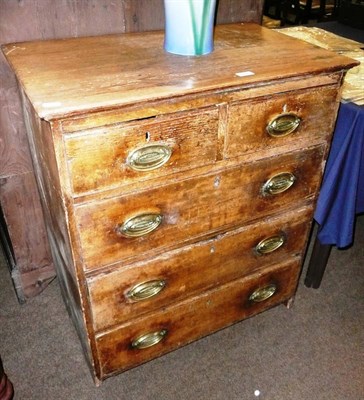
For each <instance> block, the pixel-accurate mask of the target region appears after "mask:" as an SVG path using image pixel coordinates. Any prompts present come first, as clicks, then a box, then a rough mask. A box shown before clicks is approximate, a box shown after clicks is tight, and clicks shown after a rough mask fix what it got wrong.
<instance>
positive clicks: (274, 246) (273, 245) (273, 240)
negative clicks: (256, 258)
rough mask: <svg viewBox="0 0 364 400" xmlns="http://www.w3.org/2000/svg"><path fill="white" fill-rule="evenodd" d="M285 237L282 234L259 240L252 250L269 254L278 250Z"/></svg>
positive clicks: (261, 253)
mask: <svg viewBox="0 0 364 400" xmlns="http://www.w3.org/2000/svg"><path fill="white" fill-rule="evenodd" d="M285 241H286V238H285V236H284V235H283V234H281V235H275V236H270V237H267V238H265V239H263V240H261V241H260V242H259V243H258V244H257V245H256V246H255V247H254V250H255V251H256V252H257V253H258V254H260V255H264V254H269V253H273V252H274V251H276V250H278V249H279V248H280V247H281V246H283V245H284V243H285Z"/></svg>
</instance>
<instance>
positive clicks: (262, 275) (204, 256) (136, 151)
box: [3, 24, 355, 382]
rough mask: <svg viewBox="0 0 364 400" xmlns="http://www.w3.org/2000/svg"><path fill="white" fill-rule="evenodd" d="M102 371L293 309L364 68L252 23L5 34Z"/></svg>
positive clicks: (93, 356)
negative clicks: (168, 40) (168, 35)
mask: <svg viewBox="0 0 364 400" xmlns="http://www.w3.org/2000/svg"><path fill="white" fill-rule="evenodd" d="M3 51H4V54H5V55H6V57H7V59H8V60H9V62H10V64H11V66H12V68H13V69H14V71H15V73H16V75H17V78H18V80H19V83H20V86H21V88H22V93H23V104H24V115H25V120H26V125H27V130H28V132H29V142H30V146H31V149H32V153H33V154H32V155H33V162H34V166H35V171H36V174H37V179H38V186H39V192H40V195H41V198H42V202H43V208H44V213H45V218H46V221H47V230H48V234H49V238H50V242H51V245H52V252H53V257H54V260H55V263H56V265H57V273H58V277H59V282H60V285H61V288H62V292H63V295H64V300H65V302H66V305H67V308H68V310H69V312H70V314H71V316H72V318H73V321H74V323H75V326H76V328H77V331H78V333H79V336H80V338H81V342H82V344H83V347H84V350H85V353H86V356H87V360H88V361H89V364H90V367H91V370H92V373H93V376H94V379H95V381H96V382H99V380H102V379H105V378H106V377H108V376H110V375H112V374H115V373H118V372H120V371H123V370H125V369H128V368H131V367H134V366H136V365H138V364H140V363H143V362H145V361H147V360H149V359H151V358H154V357H157V356H160V355H162V354H164V353H166V352H169V351H171V350H173V349H176V348H177V347H180V346H182V345H185V344H187V343H189V342H191V341H193V340H195V339H198V338H200V337H202V336H204V335H207V334H210V333H212V332H214V331H216V330H218V329H221V328H223V327H226V326H228V325H231V324H233V323H235V322H237V321H240V320H242V319H244V318H247V317H250V316H253V315H254V314H257V313H259V312H261V311H263V310H265V309H267V308H269V307H272V306H274V305H277V304H280V303H283V302H285V303H287V302H289V301H290V300H291V299H292V298H293V296H294V294H295V290H296V286H297V282H298V277H299V274H300V269H301V265H302V261H303V255H304V251H305V247H306V244H307V240H308V233H309V229H310V225H311V219H312V213H313V208H314V205H315V200H316V197H317V194H318V190H319V187H320V181H321V177H322V172H323V168H324V165H325V160H326V156H327V153H328V147H329V142H330V138H331V134H332V131H333V127H334V123H335V118H336V112H337V108H338V104H339V98H340V86H341V82H342V79H343V76H344V74H345V72H346V70H347V69H348V68H350V67H351V66H353V65H355V63H354V62H353V61H352V60H350V59H348V58H345V57H341V56H338V55H335V54H333V53H329V52H326V51H325V50H322V49H319V48H315V47H313V46H311V45H308V44H304V43H303V42H300V41H298V40H295V39H292V38H289V37H286V36H284V35H281V34H279V33H276V32H272V31H269V30H266V29H264V28H262V27H260V26H257V25H253V24H242V25H226V26H219V27H217V29H216V35H215V50H214V52H213V53H212V54H210V55H207V56H202V57H183V56H177V55H172V54H168V53H165V52H164V51H163V33H161V32H151V33H144V34H124V35H118V36H103V37H93V38H92V37H90V38H78V39H68V40H57V41H43V42H31V43H17V44H10V45H6V46H4V48H3Z"/></svg>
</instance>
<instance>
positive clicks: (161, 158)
mask: <svg viewBox="0 0 364 400" xmlns="http://www.w3.org/2000/svg"><path fill="white" fill-rule="evenodd" d="M171 155H172V149H171V148H170V147H169V146H167V145H164V144H148V145H146V146H143V147H140V148H138V149H134V150H132V151H131V152H130V153H129V155H128V157H127V160H126V162H127V164H128V165H129V167H130V168H131V169H133V170H134V171H142V172H143V171H151V170H153V169H157V168H160V167H161V166H162V165H164V164H165V163H166V162H167V161H168V160H169V159H170V157H171Z"/></svg>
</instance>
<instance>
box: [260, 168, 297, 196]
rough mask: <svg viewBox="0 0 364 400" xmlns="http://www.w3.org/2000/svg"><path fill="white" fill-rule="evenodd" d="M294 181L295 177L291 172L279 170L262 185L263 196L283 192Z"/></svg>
mask: <svg viewBox="0 0 364 400" xmlns="http://www.w3.org/2000/svg"><path fill="white" fill-rule="evenodd" d="M295 181H296V177H295V176H294V175H293V174H292V173H291V172H281V173H279V174H277V175H274V176H272V177H271V178H270V179H268V180H267V181H266V182H265V183H264V185H263V186H262V193H263V195H264V196H271V195H275V194H279V193H283V192H285V191H286V190H288V189H289V188H290V187H291V186H292V185H293V184H294V183H295Z"/></svg>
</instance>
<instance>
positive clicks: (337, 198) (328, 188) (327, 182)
mask: <svg viewBox="0 0 364 400" xmlns="http://www.w3.org/2000/svg"><path fill="white" fill-rule="evenodd" d="M361 212H364V107H363V106H358V105H356V104H353V103H342V104H340V108H339V114H338V119H337V122H336V127H335V132H334V138H333V142H332V146H331V150H330V154H329V157H328V160H327V164H326V169H325V173H324V177H323V183H322V187H321V191H320V195H319V198H318V202H317V207H316V211H315V215H314V218H315V220H316V222H317V223H318V224H319V225H320V227H319V231H318V234H317V237H318V239H319V240H320V242H321V243H322V244H330V245H335V246H337V247H346V246H349V245H350V244H351V243H352V241H353V234H354V223H355V215H356V214H357V213H361Z"/></svg>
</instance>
